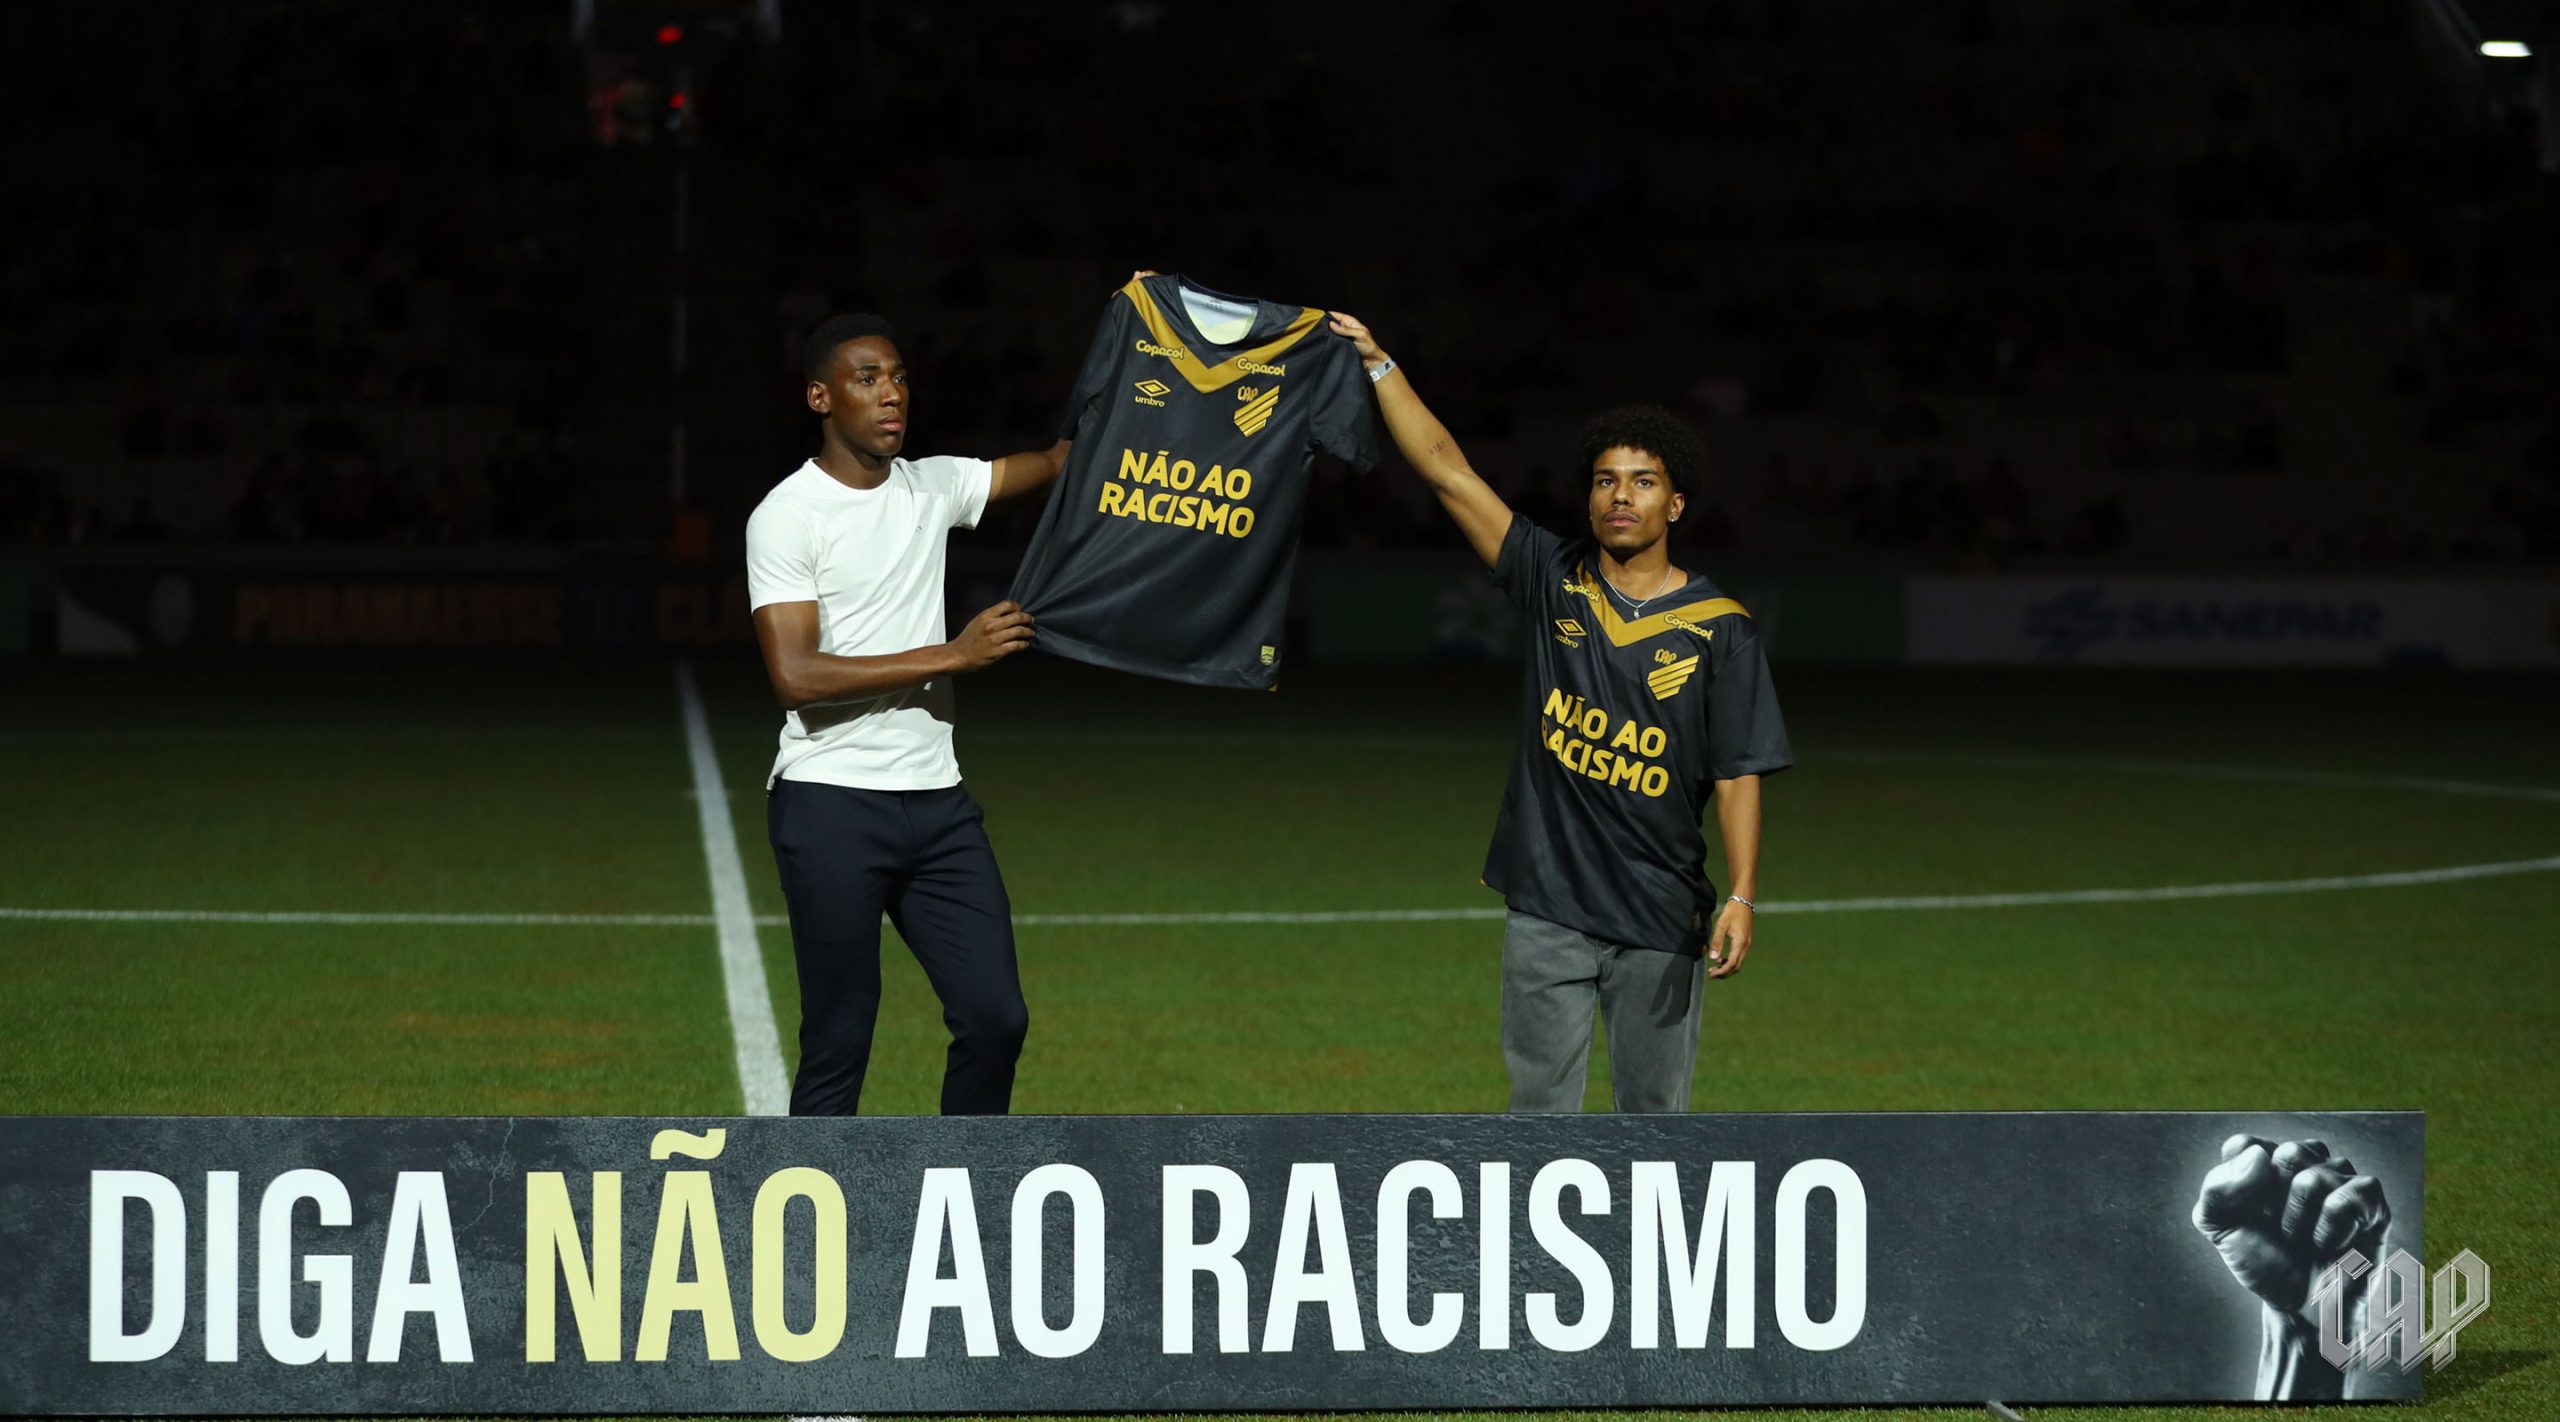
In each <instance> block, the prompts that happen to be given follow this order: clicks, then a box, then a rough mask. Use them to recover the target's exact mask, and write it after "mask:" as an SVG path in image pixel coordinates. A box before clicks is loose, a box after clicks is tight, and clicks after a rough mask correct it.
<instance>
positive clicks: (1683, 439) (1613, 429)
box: [1582, 405, 1707, 494]
mask: <svg viewBox="0 0 2560 1422" xmlns="http://www.w3.org/2000/svg"><path fill="white" fill-rule="evenodd" d="M1622 445H1623V446H1625V447H1627V448H1629V449H1641V450H1643V451H1644V452H1645V453H1647V454H1650V455H1652V456H1653V457H1654V458H1656V459H1659V460H1661V461H1662V470H1663V472H1664V473H1666V474H1668V475H1670V476H1671V487H1672V489H1673V490H1674V491H1675V492H1678V493H1684V494H1685V493H1692V492H1695V491H1696V489H1697V487H1698V479H1699V478H1700V476H1702V475H1703V474H1705V473H1706V468H1707V451H1706V447H1705V446H1704V445H1701V444H1700V443H1698V437H1697V436H1696V435H1695V434H1692V433H1690V430H1689V427H1688V426H1687V425H1686V424H1683V423H1682V422H1681V420H1680V417H1679V416H1677V415H1674V414H1672V413H1671V412H1670V411H1669V410H1666V409H1663V408H1662V407H1661V406H1659V405H1621V406H1619V407H1618V408H1617V409H1614V410H1608V411H1604V412H1603V413H1601V414H1599V415H1597V416H1595V417H1593V419H1592V421H1591V423H1590V424H1589V425H1586V426H1584V428H1583V431H1582V472H1583V475H1584V476H1585V477H1586V478H1587V477H1589V475H1590V473H1591V466H1592V464H1593V463H1594V462H1596V461H1597V460H1598V459H1599V458H1600V456H1601V455H1603V454H1606V453H1608V452H1609V451H1610V450H1612V449H1616V448H1618V447H1620V446H1622Z"/></svg>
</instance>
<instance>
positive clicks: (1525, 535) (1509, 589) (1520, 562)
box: [1493, 513, 1564, 616]
mask: <svg viewBox="0 0 2560 1422" xmlns="http://www.w3.org/2000/svg"><path fill="white" fill-rule="evenodd" d="M1563 562H1564V540H1563V539H1561V538H1558V537H1556V536H1555V535H1554V534H1552V533H1549V532H1547V531H1546V530H1545V529H1543V528H1540V527H1539V526H1538V525H1536V524H1535V523H1532V522H1530V521H1529V520H1528V519H1527V518H1524V517H1522V516H1521V515H1519V514H1516V513H1515V514H1513V515H1512V516H1511V527H1510V529H1509V530H1508V531H1506V532H1505V533H1504V534H1503V535H1502V552H1501V553H1500V554H1498V555H1496V556H1495V558H1494V560H1493V585H1494V586H1495V587H1498V588H1500V589H1502V595H1503V596H1505V597H1507V598H1509V599H1511V605H1512V606H1514V607H1516V608H1519V609H1520V610H1521V611H1522V612H1525V613H1528V614H1530V615H1531V616H1535V615H1536V614H1537V611H1538V596H1539V592H1540V590H1541V589H1543V588H1545V587H1549V586H1552V585H1553V584H1554V583H1555V581H1556V580H1557V579H1559V578H1562V577H1563V576H1564V568H1563V566H1562V565H1563Z"/></svg>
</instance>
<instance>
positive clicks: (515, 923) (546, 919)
mask: <svg viewBox="0 0 2560 1422" xmlns="http://www.w3.org/2000/svg"><path fill="white" fill-rule="evenodd" d="M12 918H14V919H50V920H55V921H60V922H71V923H267V924H275V923H281V924H295V923H313V924H349V925H364V926H384V925H390V926H405V925H417V926H420V927H427V928H435V927H453V928H707V927H709V926H710V925H711V924H712V923H713V922H714V920H713V919H712V917H711V915H709V914H702V913H334V912H330V911H327V910H316V911H286V912H279V913H257V912H249V911H246V910H233V909H81V908H0V919H12Z"/></svg>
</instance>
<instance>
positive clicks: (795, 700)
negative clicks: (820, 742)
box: [756, 602, 1031, 711]
mask: <svg viewBox="0 0 2560 1422" xmlns="http://www.w3.org/2000/svg"><path fill="white" fill-rule="evenodd" d="M756 645H757V646H758V647H759V648H761V649H763V651H764V670H765V675H766V676H767V677H768V678H770V679H771V680H772V682H773V694H774V696H775V697H776V698H777V699H779V700H780V701H781V702H782V704H783V706H784V707H785V708H786V709H788V710H792V711H797V710H799V709H800V708H801V707H803V706H819V705H824V704H825V703H827V702H831V701H863V700H867V699H869V698H871V697H874V696H886V695H888V694H889V693H891V692H893V691H905V690H907V689H908V688H909V687H916V686H922V685H924V684H925V683H926V682H928V681H931V680H933V679H934V678H935V677H938V676H951V675H954V674H956V673H959V672H964V671H976V670H978V669H979V668H980V667H986V666H993V665H994V664H995V663H997V662H999V661H1002V660H1004V659H1005V658H1006V657H1009V656H1012V655H1013V654H1014V653H1016V652H1018V651H1021V650H1022V649H1023V648H1025V647H1028V646H1030V645H1031V614H1030V613H1027V612H1025V611H1023V610H1022V609H1021V608H1020V607H1017V606H1015V605H1014V604H1013V603H1011V602H1000V603H997V604H996V605H995V606H993V607H990V608H988V609H987V610H986V611H984V612H981V613H979V614H978V615H977V616H976V617H973V618H971V619H970V620H969V625H968V626H967V627H965V628H963V629H962V630H961V633H960V635H959V636H957V637H954V638H952V639H951V640H950V641H948V642H944V643H941V644H939V645H936V646H931V647H916V648H913V649H911V650H908V651H904V652H889V653H885V654H883V655H881V656H876V657H839V656H837V655H835V654H834V653H832V652H821V651H819V650H818V605H817V604H816V603H814V602H769V603H766V604H765V605H764V606H762V607H759V608H757V609H756Z"/></svg>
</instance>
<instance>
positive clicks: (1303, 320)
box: [1120, 277, 1324, 434]
mask: <svg viewBox="0 0 2560 1422" xmlns="http://www.w3.org/2000/svg"><path fill="white" fill-rule="evenodd" d="M1120 294H1121V295H1122V296H1125V297H1127V298H1129V305H1130V306H1132V307H1134V308H1135V309H1136V310H1137V313H1138V319H1139V320H1140V321H1143V322H1145V323H1146V327H1147V334H1148V335H1150V336H1152V337H1154V340H1153V342H1152V344H1153V345H1154V346H1156V347H1157V349H1155V350H1153V351H1149V352H1148V354H1150V355H1160V356H1163V357H1164V358H1165V359H1166V360H1167V361H1169V362H1171V363H1172V365H1173V368H1174V369H1175V370H1178V371H1180V372H1182V378H1183V379H1185V380H1188V381H1190V382H1191V388H1192V389H1194V390H1197V391H1199V392H1200V393H1201V394H1203V395H1206V394H1208V393H1209V392H1210V391H1212V390H1223V389H1225V388H1226V387H1228V386H1230V385H1233V384H1235V383H1236V381H1237V380H1239V379H1240V378H1242V377H1244V376H1246V375H1253V374H1259V375H1277V374H1279V373H1280V372H1281V370H1283V369H1285V367H1278V366H1273V365H1272V364H1271V363H1270V361H1271V358H1272V357H1273V356H1276V355H1278V354H1280V353H1281V352H1283V351H1285V350H1287V349H1289V348H1290V347H1291V346H1294V345H1296V344H1297V343H1298V342H1299V341H1300V340H1301V339H1303V338H1304V337H1305V336H1306V334H1307V333H1308V332H1309V331H1312V330H1314V329H1315V328H1316V323H1317V322H1319V321H1321V320H1323V319H1324V313H1323V312H1322V311H1319V310H1317V309H1316V308H1315V307H1312V306H1302V307H1300V308H1299V309H1298V315H1297V317H1296V319H1294V320H1292V321H1291V322H1290V323H1289V325H1288V327H1287V328H1286V329H1284V330H1283V331H1281V333H1280V334H1279V335H1277V336H1274V337H1272V338H1271V339H1270V340H1268V341H1265V342H1263V343H1262V344H1261V345H1258V346H1255V347H1254V348H1253V349H1252V350H1249V351H1238V352H1237V353H1235V354H1234V355H1231V356H1229V357H1227V358H1226V359H1225V360H1222V361H1220V362H1218V363H1217V364H1216V365H1207V364H1204V363H1203V362H1202V361H1201V359H1200V357H1198V356H1196V355H1193V354H1192V353H1191V348H1190V347H1188V346H1185V345H1184V344H1183V343H1182V336H1181V333H1179V332H1177V331H1175V330H1174V329H1173V324H1172V323H1171V322H1169V321H1167V320H1166V319H1165V316H1164V312H1163V311H1162V310H1161V309H1159V308H1158V307H1157V306H1156V299H1155V298H1154V297H1152V296H1149V295H1148V294H1147V288H1146V283H1145V281H1144V280H1143V279H1142V278H1136V277H1133V278H1131V279H1130V281H1129V284H1128V285H1127V286H1124V287H1122V288H1120ZM1263 413H1264V415H1265V417H1266V418H1267V417H1268V416H1269V414H1270V411H1269V410H1268V409H1267V408H1266V409H1265V410H1264V412H1263ZM1236 427H1237V428H1238V429H1243V428H1244V419H1243V416H1242V413H1241V412H1239V413H1238V416H1237V419H1236ZM1257 428H1259V426H1257ZM1245 433H1247V434H1251V433H1253V431H1252V430H1245Z"/></svg>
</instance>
